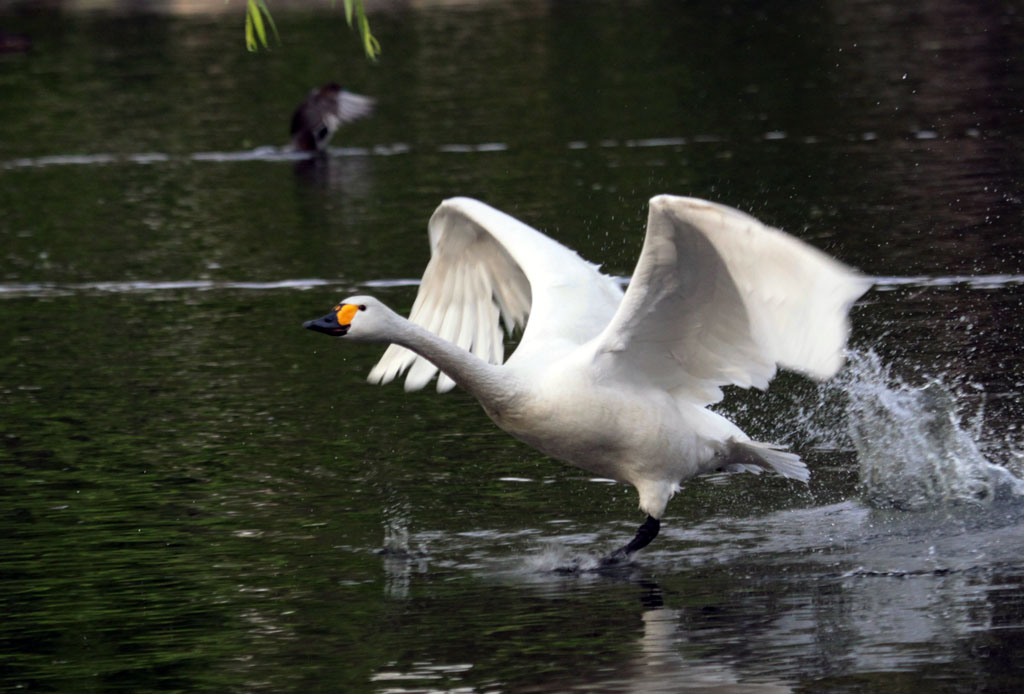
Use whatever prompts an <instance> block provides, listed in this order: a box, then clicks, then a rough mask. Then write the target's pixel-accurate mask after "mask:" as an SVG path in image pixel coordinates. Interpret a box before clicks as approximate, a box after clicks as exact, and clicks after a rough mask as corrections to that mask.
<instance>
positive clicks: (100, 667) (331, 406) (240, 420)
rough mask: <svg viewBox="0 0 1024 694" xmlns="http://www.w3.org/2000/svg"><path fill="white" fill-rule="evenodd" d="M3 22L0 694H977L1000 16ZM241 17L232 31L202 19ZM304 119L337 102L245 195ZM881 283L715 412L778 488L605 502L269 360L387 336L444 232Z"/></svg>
mask: <svg viewBox="0 0 1024 694" xmlns="http://www.w3.org/2000/svg"><path fill="white" fill-rule="evenodd" d="M137 5H143V6H145V5H146V4H145V3H137V4H133V3H113V2H110V3H102V2H101V3H74V2H67V3H62V2H50V3H44V4H41V5H40V4H38V3H29V2H11V3H4V4H2V5H0V29H3V30H4V31H7V32H12V33H16V34H21V35H26V36H28V37H30V39H31V42H32V47H31V50H29V51H28V52H12V53H5V54H0V123H2V129H0V243H2V252H0V325H2V326H3V327H2V329H0V345H2V351H0V435H2V437H3V445H2V447H0V537H2V538H3V540H2V542H0V611H2V614H3V619H2V620H0V689H3V690H5V691H75V692H82V691H131V692H138V691H188V692H204V691H210V692H225V691H229V692H236V691H237V692H254V691H273V692H277V691H330V692H378V693H385V692H386V693H394V694H401V693H406V692H480V693H484V692H528V693H551V692H616V693H619V692H681V691H682V692H715V693H718V694H726V693H729V694H735V693H739V692H772V693H775V692H844V693H845V692H920V691H930V692H1019V691H1020V688H1021V682H1022V681H1024V680H1022V678H1024V504H1022V502H1020V501H1018V499H1019V498H1020V493H1019V487H1020V484H1018V480H1019V478H1020V477H1022V476H1024V455H1022V451H1024V431H1022V429H1021V423H1022V420H1024V404H1022V402H1021V392H1022V390H1024V356H1022V355H1021V350H1020V348H1019V346H1020V342H1021V335H1022V328H1021V326H1022V321H1024V306H1022V300H1024V234H1022V228H1024V156H1022V152H1024V117H1022V115H1024V42H1021V40H1020V37H1021V36H1022V35H1024V12H1022V11H1021V10H1020V9H1019V8H1017V7H1016V6H1015V5H1014V4H1013V3H971V2H966V1H960V2H958V1H956V0H951V1H940V0H928V1H926V2H923V3H914V4H912V6H907V5H906V4H904V3H896V2H883V1H881V0H860V1H857V2H825V3H821V2H814V3H810V2H796V3H784V7H777V8H770V7H769V8H765V7H754V4H751V3H743V2H698V3H686V4H685V6H683V4H681V3H674V2H656V1H650V2H611V1H607V2H588V3H581V2H480V3H450V2H438V3H431V2H425V3H408V4H406V3H394V4H388V5H387V6H386V7H384V6H374V5H371V10H372V11H371V23H372V27H373V30H374V32H375V33H376V34H377V36H378V38H379V39H380V41H381V43H382V46H383V51H384V52H383V55H382V56H381V59H380V61H379V63H377V64H375V65H374V64H368V63H367V62H366V61H365V59H364V58H363V57H362V55H361V53H360V48H359V44H358V41H357V40H356V39H355V37H354V36H352V35H350V33H349V31H348V29H347V27H345V26H344V22H343V19H342V18H341V13H340V11H339V10H334V11H332V10H330V8H329V7H320V6H315V5H308V6H307V5H303V4H301V3H291V4H282V5H280V6H279V5H278V4H277V3H272V6H273V7H274V8H275V19H276V21H277V25H278V28H279V30H280V33H281V44H280V45H279V46H274V47H273V49H272V50H271V51H269V52H262V53H259V54H249V53H246V52H245V50H244V46H243V36H242V14H241V5H240V4H239V3H232V4H231V5H228V6H224V4H223V3H221V2H218V1H217V0H211V1H210V2H207V3H199V2H196V3H178V4H172V3H166V4H165V5H160V6H158V8H157V9H153V5H150V7H151V9H150V11H141V10H139V9H138V7H137ZM236 5H237V6H236ZM332 80H337V81H340V82H342V83H344V85H345V86H347V87H348V88H349V89H352V90H353V91H356V92H359V93H363V94H369V95H372V96H374V97H376V98H377V99H378V109H377V112H376V114H375V115H374V117H373V118H371V119H369V120H366V121H363V122H360V123H357V124H353V125H352V126H350V127H348V128H347V129H345V130H343V131H342V132H340V133H339V135H338V136H337V137H336V138H335V140H334V141H333V142H332V145H333V148H332V150H331V152H330V156H329V157H328V158H327V159H326V160H324V161H319V162H315V161H300V160H296V159H295V158H293V157H289V156H286V155H283V154H282V153H281V152H280V150H279V149H278V147H280V146H281V145H283V144H284V143H285V142H286V141H287V139H288V138H287V126H288V122H289V118H290V115H291V111H292V109H293V108H294V107H295V105H296V104H297V103H298V102H299V101H300V100H301V99H302V98H303V96H304V95H305V93H306V91H307V90H308V89H309V88H310V87H312V86H315V85H319V84H322V83H325V82H328V81H332ZM658 193H675V194H681V195H695V196H699V197H705V198H709V199H713V200H716V201H720V202H723V203H725V204H728V205H731V206H734V207H737V208H740V209H743V210H745V211H748V212H750V213H752V214H754V215H756V216H758V217H759V218H761V219H763V220H764V221H766V222H768V223H771V224H773V225H776V226H779V227H782V228H784V229H786V230H788V231H790V232H792V233H794V234H796V235H798V236H800V237H801V238H803V239H805V240H807V241H808V242H810V243H812V244H814V245H815V246H818V247H820V248H822V249H824V250H826V251H828V252H829V253H831V254H832V255H834V256H836V257H838V258H840V259H842V260H843V261H844V262H847V263H849V264H852V265H854V266H856V267H859V268H861V269H862V270H863V271H864V272H866V273H868V274H871V275H873V276H876V277H877V278H878V281H877V284H876V286H875V288H874V289H873V290H872V291H870V292H869V293H868V294H867V295H866V296H865V297H864V298H863V299H862V300H861V302H860V303H859V304H858V306H857V307H856V308H855V310H854V315H853V322H854V333H853V338H852V350H853V359H852V360H851V363H850V365H849V367H848V368H847V369H846V370H845V371H844V372H843V374H841V376H840V377H839V378H838V379H837V380H836V381H834V382H833V383H830V384H826V385H823V386H819V385H816V384H813V383H810V382H808V381H806V380H804V379H802V378H799V377H796V376H793V375H783V376H781V377H780V378H778V379H776V381H775V383H774V384H773V387H772V389H771V390H770V391H769V392H768V393H763V394H762V393H747V392H739V391H738V392H733V393H730V394H729V396H728V397H727V399H726V400H725V402H723V403H722V405H721V406H720V407H721V410H722V411H723V412H726V413H728V414H729V415H730V416H731V417H733V418H734V419H735V421H736V422H737V423H738V424H739V425H740V426H741V427H742V428H744V429H745V430H746V431H747V432H748V433H750V434H751V435H752V436H753V437H754V438H761V439H765V440H770V441H776V442H780V443H785V444H787V445H790V446H792V447H793V448H794V449H795V450H796V451H797V452H799V453H800V454H801V455H802V456H803V457H804V458H805V460H807V462H808V464H809V466H810V468H811V470H812V475H813V476H812V480H811V483H810V486H809V487H808V488H803V487H801V486H799V485H796V484H794V483H791V482H788V481H786V480H782V479H778V478H770V477H767V476H762V477H754V476H752V475H733V476H717V477H712V478H706V479H702V480H698V481H694V482H691V483H689V484H687V485H686V486H685V488H684V490H683V492H682V493H680V494H679V495H677V497H676V498H675V499H674V500H673V501H672V502H671V503H670V504H669V507H668V511H667V514H666V516H665V519H664V523H663V530H662V535H661V536H659V538H658V539H657V540H656V541H655V542H654V543H653V544H652V546H651V547H650V548H649V549H648V550H646V551H645V552H643V553H641V555H639V556H638V557H637V558H636V559H635V561H634V562H633V563H632V564H631V565H630V566H629V567H627V568H626V569H624V570H622V571H618V572H614V573H611V574H601V573H596V572H589V573H586V572H585V573H575V574H567V573H564V572H560V571H558V569H560V568H564V567H565V566H567V565H570V564H572V563H574V562H579V561H580V560H581V559H587V558H592V557H597V556H600V555H601V554H603V553H604V552H606V551H608V550H610V549H612V548H614V547H616V546H618V545H619V544H621V543H622V542H623V541H625V540H626V539H628V538H629V537H631V535H632V533H633V531H634V530H635V528H636V526H637V524H639V522H640V521H641V520H643V519H642V517H641V515H640V513H639V512H638V511H637V509H636V495H635V492H634V491H633V490H632V489H631V488H627V487H624V486H618V485H612V484H608V483H607V482H606V481H604V480H595V479H592V478H590V476H588V475H587V474H586V473H584V472H583V471H580V470H576V469H572V468H569V467H566V466H564V465H562V464H560V463H557V462H555V461H552V460H549V459H547V458H545V457H544V456H542V455H540V454H539V453H536V452H535V451H533V450H531V449H529V448H527V447H526V446H524V445H522V444H519V443H517V442H515V441H513V440H512V439H510V438H509V437H508V436H506V435H505V434H503V433H502V432H500V431H499V430H497V429H496V428H495V427H494V426H493V425H492V424H491V423H490V422H489V420H487V418H486V416H485V415H484V414H483V413H482V412H481V411H480V410H479V408H478V407H477V405H476V404H475V403H474V402H473V401H472V400H471V399H470V398H469V397H468V396H467V395H466V394H464V393H461V392H458V391H456V392H452V393H449V394H446V395H438V394H436V393H434V392H433V391H432V389H429V388H428V389H427V390H426V391H424V392H418V393H405V392H403V390H402V388H401V387H400V386H397V385H391V386H388V387H374V386H369V385H367V384H366V383H365V382H364V377H365V375H366V373H367V371H368V370H369V368H370V367H371V366H372V364H373V363H374V362H375V361H376V359H377V358H378V357H379V354H380V349H378V348H374V347H370V346H359V345H348V344H340V343H335V342H332V341H330V340H327V339H326V338H324V337H323V336H320V335H314V334H312V333H309V332H308V331H304V330H301V329H300V327H299V326H300V324H301V323H302V321H304V320H307V319H309V318H313V317H316V316H318V315H320V314H322V313H323V312H324V311H325V310H326V309H327V308H329V307H330V306H331V305H332V304H333V302H335V301H336V300H337V299H339V298H341V297H343V296H346V295H349V294H352V293H355V292H357V291H358V292H365V293H373V294H375V295H377V296H379V297H380V298H381V299H383V300H385V301H386V302H388V303H390V304H391V305H393V306H395V307H396V308H399V309H401V310H402V311H406V310H408V308H409V306H410V305H411V303H412V299H413V297H414V296H415V291H416V281H417V279H418V278H419V277H420V275H421V273H422V270H423V267H424V266H425V264H426V261H427V259H428V257H429V249H428V245H427V239H426V233H425V230H426V222H427V219H428V218H429V216H430V214H431V212H432V211H433V209H434V208H435V207H436V206H437V204H438V203H439V202H440V201H441V200H442V199H444V198H446V197H449V196H453V195H469V196H474V197H478V198H480V199H483V200H485V201H487V202H489V203H490V204H492V205H494V206H496V207H498V208H500V209H503V210H505V211H507V212H509V213H511V214H513V215H515V216H517V217H519V218H521V219H523V220H524V221H526V222H528V223H530V224H532V225H534V226H537V227H538V228H540V229H542V230H544V231H545V232H547V233H549V234H550V235H551V236H553V237H554V238H556V239H558V240H559V241H562V242H563V243H566V244H567V245H570V246H571V247H573V248H575V249H576V250H578V251H579V252H580V253H581V254H582V255H583V256H584V257H586V258H588V259H591V260H593V261H595V262H600V263H602V264H603V267H604V270H605V271H606V272H609V273H611V274H614V275H617V276H622V277H627V276H628V275H629V273H630V272H631V270H632V267H633V264H634V262H635V260H636V257H637V254H638V252H639V248H640V244H641V242H642V239H643V230H644V223H645V220H646V214H647V211H646V203H647V200H648V199H649V198H650V197H651V196H653V195H655V194H658Z"/></svg>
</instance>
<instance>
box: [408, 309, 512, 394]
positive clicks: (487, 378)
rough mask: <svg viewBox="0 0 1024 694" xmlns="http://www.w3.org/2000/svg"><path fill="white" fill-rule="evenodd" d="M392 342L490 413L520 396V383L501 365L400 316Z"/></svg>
mask: <svg viewBox="0 0 1024 694" xmlns="http://www.w3.org/2000/svg"><path fill="white" fill-rule="evenodd" d="M395 317H396V318H397V319H398V320H397V321H396V325H395V326H394V327H395V329H396V330H395V334H393V335H392V336H391V337H392V341H393V342H395V343H396V344H399V345H401V346H403V347H405V348H407V349H411V350H412V351H413V352H416V354H418V355H420V356H421V357H423V358H424V359H426V360H427V361H429V362H430V363H431V364H433V365H434V366H436V367H437V368H439V369H440V370H441V371H443V372H444V373H446V374H447V375H448V376H449V377H450V378H451V379H452V380H453V381H455V383H456V384H458V386H459V387H460V388H462V389H463V390H465V391H466V392H468V393H469V394H470V395H472V396H473V397H475V398H476V399H477V400H478V401H480V404H481V405H483V406H484V408H485V409H487V410H489V411H494V410H503V409H505V408H506V407H508V406H509V405H510V404H512V401H514V400H515V399H516V398H517V396H518V395H519V393H520V392H521V391H520V389H519V387H518V382H517V381H516V380H515V379H514V378H512V377H511V374H509V373H508V372H507V371H506V370H504V369H502V368H501V367H500V366H495V365H493V364H488V363H487V362H486V361H484V360H483V359H480V358H479V357H477V356H476V355H475V354H472V353H470V352H469V351H467V350H465V349H463V348H461V347H459V346H458V345H456V344H453V343H451V342H448V341H447V340H445V339H442V338H440V337H438V336H437V335H435V334H434V333H432V332H430V331H429V330H426V329H424V328H422V327H420V326H419V325H416V324H415V323H413V322H412V321H409V320H407V319H405V318H402V317H401V316H398V315H397V314H396V315H395Z"/></svg>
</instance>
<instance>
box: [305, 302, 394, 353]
mask: <svg viewBox="0 0 1024 694" xmlns="http://www.w3.org/2000/svg"><path fill="white" fill-rule="evenodd" d="M396 318H398V316H397V315H396V314H395V313H394V312H393V311H391V309H389V308H388V307H387V306H385V305H384V304H382V303H381V302H379V301H377V300H376V299H374V298H373V297H372V296H351V297H349V298H347V299H345V300H344V301H342V302H341V303H338V304H335V306H334V308H332V309H331V312H330V313H327V314H325V315H323V316H320V317H319V318H317V319H316V320H309V321H306V322H305V323H303V324H302V327H303V328H308V329H309V330H315V331H317V332H318V333H324V334H325V335H330V336H332V337H348V338H349V339H350V340H364V341H367V342H381V341H384V342H389V341H390V337H389V335H391V334H392V333H393V332H394V324H395V319H396Z"/></svg>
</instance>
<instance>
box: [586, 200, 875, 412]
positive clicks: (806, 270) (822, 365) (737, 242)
mask: <svg viewBox="0 0 1024 694" xmlns="http://www.w3.org/2000/svg"><path fill="white" fill-rule="evenodd" d="M870 286H871V282H870V280H868V279H867V278H865V277H863V276H861V275H858V274H856V273H855V272H853V271H852V270H850V269H849V268H847V267H846V266H844V265H842V264H841V263H839V262H837V261H835V260H833V259H832V258H830V257H828V256H827V255H825V254H824V253H822V252H821V251H818V250H817V249H815V248H812V247H811V246H809V245H807V244H805V243H804V242H802V241H800V240H798V239H796V238H795V237H792V236H790V235H788V234H785V233H783V232H781V231H779V230H777V229H772V228H770V227H767V226H765V225H764V224H762V223H761V222H759V221H757V220H756V219H754V218H753V217H750V216H748V215H746V214H743V213H742V212H739V211H737V210H734V209H731V208H728V207H725V206H722V205H717V204H714V203H710V202H706V201H704V200H698V199H695V198H680V197H674V196H669V195H659V196H658V197H655V198H653V199H652V200H651V203H650V213H649V217H648V222H647V237H646V239H645V240H644V247H643V250H642V251H641V254H640V260H639V262H638V263H637V267H636V271H635V272H634V274H633V278H632V280H631V281H630V284H629V288H628V289H627V290H626V295H625V297H624V298H623V301H622V304H621V306H620V307H619V310H618V312H617V313H616V314H615V317H614V318H613V319H612V321H611V323H610V324H609V325H608V327H607V328H606V329H605V331H604V332H603V333H602V335H601V336H600V337H599V338H598V339H597V340H596V342H595V344H596V352H595V365H596V366H597V367H598V368H600V369H607V370H609V371H613V372H615V374H616V376H617V377H619V378H621V379H624V381H625V382H635V381H637V380H640V381H642V382H645V383H646V384H649V385H654V386H657V387H661V388H663V389H664V390H667V391H669V392H671V393H673V394H674V395H675V396H676V397H677V398H680V399H685V400H687V401H690V402H694V403H698V404H702V405H704V404H708V403H712V402H716V401H718V400H720V399H721V397H722V391H721V388H720V386H723V385H727V384H734V385H738V386H742V387H749V386H755V387H758V388H764V387H765V386H767V384H768V381H769V380H770V379H771V378H772V376H774V375H775V370H776V365H780V366H783V367H786V368H789V369H793V370H795V371H800V372H802V373H805V374H807V375H810V376H812V377H815V378H827V377H829V376H831V375H833V374H834V373H835V372H836V371H837V370H838V369H839V367H840V366H841V365H842V362H843V350H844V346H845V344H846V339H847V336H848V335H849V321H848V319H847V313H848V311H849V309H850V307H851V306H852V305H853V302H854V301H856V300H857V298H858V297H860V295H861V294H863V293H864V292H865V291H867V289H868V288H869V287H870Z"/></svg>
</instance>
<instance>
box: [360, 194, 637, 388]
mask: <svg viewBox="0 0 1024 694" xmlns="http://www.w3.org/2000/svg"><path fill="white" fill-rule="evenodd" d="M428 231H429V234H430V249H431V258H430V263H429V264H428V265H427V268H426V270H425V271H424V273H423V280H422V282H421V284H420V288H419V293H418V294H417V295H416V300H415V302H414V303H413V307H412V311H411V312H410V314H409V319H410V320H411V321H413V322H414V323H417V324H419V325H421V326H423V327H424V328H426V329H427V330H430V331H431V332H433V333H435V334H437V335H439V336H440V337H443V338H444V339H446V340H448V341H449V342H453V343H455V344H457V345H459V346H460V347H462V348H464V349H467V350H469V351H470V352H472V353H473V354H475V355H476V356H478V357H480V358H481V359H484V360H485V361H488V362H490V363H492V364H501V363H502V360H503V358H504V339H503V337H504V336H503V335H502V331H501V325H500V323H501V322H504V324H505V328H506V330H508V331H509V332H511V331H512V330H513V329H514V328H515V327H516V326H519V327H522V326H524V325H526V330H525V332H524V333H523V337H522V339H521V340H520V344H519V348H518V349H517V353H520V352H524V351H532V350H533V349H534V348H536V349H545V348H556V347H555V343H558V342H566V343H569V344H570V345H571V346H573V347H575V346H578V345H580V344H583V343H584V342H587V341H588V340H590V339H592V338H593V337H595V336H596V335H597V334H598V333H600V332H601V330H602V329H603V328H604V327H605V326H606V325H607V324H608V321H609V320H611V317H612V316H613V315H614V313H615V309H616V308H617V307H618V304H619V301H620V300H621V298H622V290H621V289H620V288H619V287H618V285H617V284H616V283H615V282H614V281H613V280H612V279H611V278H609V277H606V276H605V275H602V274H601V273H600V272H599V271H598V269H597V266H595V265H592V264H590V263H588V262H586V261H584V260H583V259H581V258H580V257H579V256H578V255H577V254H576V253H575V252H574V251H571V250H569V249H568V248H566V247H565V246H563V245H561V244H560V243H558V242H556V241H553V240H552V239H550V238H548V237H547V236H545V235H544V234H542V233H540V232H539V231H537V230H536V229H534V228H532V227H530V226H527V225H526V224H523V223H522V222H520V221H519V220H517V219H515V218H514V217H511V216H509V215H507V214H505V213H503V212H500V211H498V210H496V209H494V208H493V207H490V206H489V205H486V204H484V203H482V202H480V201H478V200H473V199H471V198H452V199H449V200H445V201H444V202H442V203H441V205H440V206H439V207H438V208H437V210H435V212H434V214H433V216H432V217H431V218H430V223H429V225H428ZM499 316H500V320H499ZM528 317H529V323H528V324H527V318H528ZM409 367H411V368H409ZM407 368H409V374H408V376H406V379H405V388H406V390H418V389H420V388H422V387H423V386H425V385H426V384H427V383H428V382H429V381H430V379H431V378H432V377H433V376H434V374H435V373H437V367H435V366H434V365H433V364H431V363H430V362H429V361H427V360H426V359H423V358H422V357H420V356H418V355H416V354H414V353H413V352H411V351H409V350H407V349H405V348H404V347H399V346H398V345H391V346H390V347H388V349H387V351H385V353H384V356H383V357H381V360H380V361H379V362H378V363H377V365H376V366H375V367H373V370H372V371H371V372H370V375H369V380H370V381H371V382H373V383H387V382H389V381H391V380H392V379H394V378H395V377H396V376H398V375H399V374H400V373H401V372H402V371H404V370H405V369H407ZM454 385H455V384H454V383H453V382H452V380H451V379H449V378H448V377H447V376H445V375H444V374H442V375H441V376H440V377H439V378H438V382H437V389H438V391H442V392H443V391H446V390H449V389H451V388H452V386H454Z"/></svg>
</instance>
